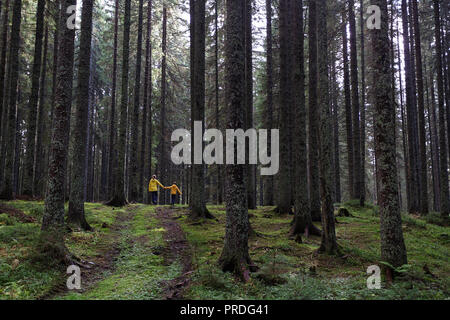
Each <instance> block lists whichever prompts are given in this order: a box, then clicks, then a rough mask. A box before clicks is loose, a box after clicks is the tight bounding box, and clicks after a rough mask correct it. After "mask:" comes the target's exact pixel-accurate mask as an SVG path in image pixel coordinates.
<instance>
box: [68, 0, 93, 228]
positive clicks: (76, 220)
mask: <svg viewBox="0 0 450 320" xmlns="http://www.w3.org/2000/svg"><path fill="white" fill-rule="evenodd" d="M93 6H94V0H83V7H82V11H81V19H82V20H81V36H80V53H79V61H80V63H79V66H78V91H77V100H76V101H77V102H76V109H75V124H74V128H73V131H72V135H73V152H72V170H71V179H70V182H71V184H70V186H71V187H70V196H69V212H68V215H67V223H68V224H70V225H72V226H74V227H75V228H81V229H83V230H90V229H91V227H90V226H89V224H88V223H87V221H86V218H85V214H84V201H85V200H86V197H85V192H84V191H85V186H86V184H87V175H86V169H87V167H86V163H87V162H86V159H87V158H88V154H91V153H92V150H90V149H88V148H86V145H87V144H88V142H89V141H88V137H89V131H88V125H89V124H88V123H89V113H90V111H89V108H93V106H92V104H91V103H90V102H91V101H89V100H90V99H89V91H90V85H91V84H92V83H91V81H90V79H91V70H90V68H91V66H92V64H91V42H92V11H93ZM86 151H87V152H86Z"/></svg>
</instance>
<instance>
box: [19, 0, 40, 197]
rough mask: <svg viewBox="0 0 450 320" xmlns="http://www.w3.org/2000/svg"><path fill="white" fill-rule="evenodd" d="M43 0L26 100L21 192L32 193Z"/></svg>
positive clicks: (38, 19) (37, 18) (38, 18)
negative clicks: (27, 98) (25, 134)
mask: <svg viewBox="0 0 450 320" xmlns="http://www.w3.org/2000/svg"><path fill="white" fill-rule="evenodd" d="M44 13H45V0H38V2H37V10H36V33H35V37H34V39H35V42H34V57H33V70H32V74H31V95H30V99H29V101H28V118H27V142H26V143H27V144H26V153H25V167H24V184H23V194H24V195H28V196H31V195H33V163H34V149H35V138H36V117H37V109H38V100H39V84H40V83H39V79H40V76H41V63H42V39H43V36H44Z"/></svg>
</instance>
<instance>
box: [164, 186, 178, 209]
mask: <svg viewBox="0 0 450 320" xmlns="http://www.w3.org/2000/svg"><path fill="white" fill-rule="evenodd" d="M164 189H170V200H171V203H172V205H173V206H174V205H175V201H176V200H177V194H178V193H179V194H180V195H182V193H181V191H180V189H178V186H177V185H176V183H175V182H174V183H173V184H172V185H171V186H170V187H165V188H164Z"/></svg>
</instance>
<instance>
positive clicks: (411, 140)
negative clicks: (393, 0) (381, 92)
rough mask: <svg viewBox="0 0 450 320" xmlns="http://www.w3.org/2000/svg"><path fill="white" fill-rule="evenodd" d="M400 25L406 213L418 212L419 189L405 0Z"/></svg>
mask: <svg viewBox="0 0 450 320" xmlns="http://www.w3.org/2000/svg"><path fill="white" fill-rule="evenodd" d="M402 24H403V46H404V56H405V82H406V85H405V88H406V115H407V128H408V169H409V174H408V177H409V189H410V201H409V202H410V203H409V207H408V212H410V213H414V212H419V203H418V200H419V194H418V192H419V189H418V184H419V181H418V176H417V171H416V168H417V163H416V159H415V158H416V152H415V149H416V148H415V142H416V139H415V132H416V130H415V127H416V122H415V115H416V110H415V103H414V93H413V82H414V81H413V78H412V73H411V68H412V66H411V55H410V44H409V31H408V12H407V6H406V0H402Z"/></svg>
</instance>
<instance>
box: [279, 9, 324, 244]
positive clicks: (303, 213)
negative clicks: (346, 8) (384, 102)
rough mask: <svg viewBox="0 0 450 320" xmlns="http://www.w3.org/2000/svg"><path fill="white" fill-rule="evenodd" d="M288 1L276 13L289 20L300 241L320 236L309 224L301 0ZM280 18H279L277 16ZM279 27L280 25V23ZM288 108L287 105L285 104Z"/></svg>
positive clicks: (295, 232) (296, 233)
mask: <svg viewBox="0 0 450 320" xmlns="http://www.w3.org/2000/svg"><path fill="white" fill-rule="evenodd" d="M287 2H288V4H287V5H286V7H285V8H284V9H286V10H283V11H280V14H281V13H283V14H287V15H288V16H287V17H283V19H289V23H286V24H284V25H283V29H280V33H281V32H285V33H286V36H287V37H289V36H291V37H292V42H289V43H288V44H290V46H289V47H288V50H289V51H290V53H289V57H290V58H289V66H288V67H289V69H290V70H293V72H292V73H291V76H292V77H291V79H289V82H290V83H292V85H291V86H290V87H289V89H290V91H289V95H290V96H291V97H290V100H292V101H293V104H292V106H293V107H294V116H295V127H294V130H295V131H294V141H293V147H294V150H293V152H294V154H293V156H294V163H295V165H294V173H295V180H296V181H297V184H296V186H295V193H294V212H295V215H294V223H293V225H292V228H291V232H290V234H291V236H295V237H296V238H295V240H296V241H297V242H300V241H301V234H305V236H306V237H308V235H309V234H315V235H320V230H318V229H317V228H316V227H315V226H314V224H313V223H312V218H311V211H310V207H309V198H308V181H307V179H305V178H306V177H307V175H308V172H307V171H308V170H307V168H308V167H307V166H308V157H307V148H306V104H305V67H304V48H303V46H304V44H303V42H304V34H303V1H294V0H288V1H287ZM280 19H281V17H280ZM280 27H281V25H280ZM286 107H287V108H289V106H286Z"/></svg>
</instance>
